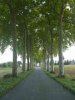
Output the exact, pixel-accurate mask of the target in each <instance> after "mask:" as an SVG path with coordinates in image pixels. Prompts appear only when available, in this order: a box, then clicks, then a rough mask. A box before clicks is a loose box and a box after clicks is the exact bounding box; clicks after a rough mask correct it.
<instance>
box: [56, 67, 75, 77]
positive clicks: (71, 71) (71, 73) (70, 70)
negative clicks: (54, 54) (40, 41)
mask: <svg viewBox="0 0 75 100" xmlns="http://www.w3.org/2000/svg"><path fill="white" fill-rule="evenodd" d="M54 67H55V73H56V74H58V73H59V67H58V65H55V66H54ZM64 72H65V75H67V77H69V78H75V65H64Z"/></svg>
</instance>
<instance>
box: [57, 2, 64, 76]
mask: <svg viewBox="0 0 75 100" xmlns="http://www.w3.org/2000/svg"><path fill="white" fill-rule="evenodd" d="M63 6H64V5H63V3H62V6H61V12H60V16H59V32H58V33H59V34H58V46H59V76H64V64H63V53H62V52H63V51H62V50H63V36H62V32H63V29H62V19H63Z"/></svg>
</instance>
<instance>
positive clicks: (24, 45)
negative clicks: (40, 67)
mask: <svg viewBox="0 0 75 100" xmlns="http://www.w3.org/2000/svg"><path fill="white" fill-rule="evenodd" d="M25 67H26V32H25V29H24V36H23V66H22V71H23V72H24V71H25Z"/></svg>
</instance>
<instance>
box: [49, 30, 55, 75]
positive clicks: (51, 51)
mask: <svg viewBox="0 0 75 100" xmlns="http://www.w3.org/2000/svg"><path fill="white" fill-rule="evenodd" d="M50 33H51V45H50V47H51V48H50V55H51V72H52V73H53V72H54V61H53V34H52V32H50Z"/></svg>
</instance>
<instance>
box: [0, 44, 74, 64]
mask: <svg viewBox="0 0 75 100" xmlns="http://www.w3.org/2000/svg"><path fill="white" fill-rule="evenodd" d="M63 55H64V59H65V60H67V59H68V60H75V45H73V46H71V47H69V48H68V49H67V50H66V51H65V52H64V53H63ZM57 59H58V57H56V58H55V59H54V60H57ZM20 60H21V59H20V57H18V61H20ZM8 61H12V51H11V50H10V47H8V48H7V49H6V50H5V52H4V53H3V54H1V53H0V63H3V62H8Z"/></svg>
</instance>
